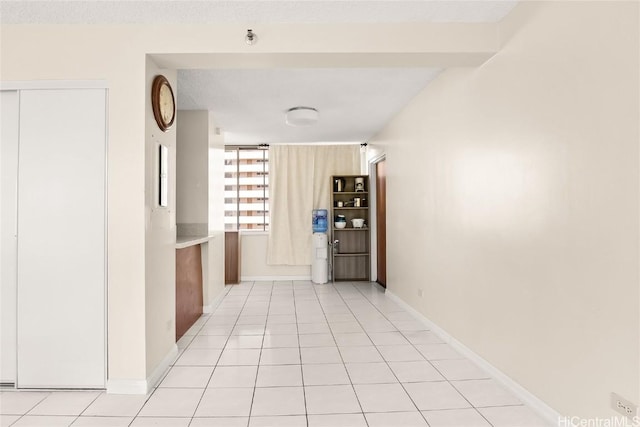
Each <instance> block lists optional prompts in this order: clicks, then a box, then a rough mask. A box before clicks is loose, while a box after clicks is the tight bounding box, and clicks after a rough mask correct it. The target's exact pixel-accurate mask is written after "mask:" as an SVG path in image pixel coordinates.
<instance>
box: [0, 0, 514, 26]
mask: <svg viewBox="0 0 640 427" xmlns="http://www.w3.org/2000/svg"><path fill="white" fill-rule="evenodd" d="M515 3H516V1H511V0H497V1H496V0H410V1H404V0H391V1H367V0H356V1H349V0H324V1H322V0H321V1H314V0H301V1H300V0H298V1H287V0H272V1H269V0H258V1H255V0H233V1H220V0H208V1H190V0H170V1H165V0H153V1H149V0H147V1H134V0H121V1H77V0H75V1H59V0H47V1H27V0H22V1H5V0H2V1H0V22H2V23H5V24H22V23H51V24H56V23H85V24H99V23H107V24H109V23H180V24H184V23H187V24H188V23H192V24H196V23H220V22H229V23H234V22H236V23H237V22H242V23H264V22H270V23H276V22H298V23H307V22H330V23H350V22H353V23H393V22H497V21H499V20H500V19H502V18H503V17H504V16H505V15H506V14H507V13H508V12H509V11H510V10H511V9H512V8H513V6H514V4H515Z"/></svg>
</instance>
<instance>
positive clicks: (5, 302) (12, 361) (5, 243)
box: [0, 90, 19, 384]
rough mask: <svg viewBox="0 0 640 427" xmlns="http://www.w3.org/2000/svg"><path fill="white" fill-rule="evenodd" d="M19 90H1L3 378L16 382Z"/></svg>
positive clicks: (0, 337)
mask: <svg viewBox="0 0 640 427" xmlns="http://www.w3.org/2000/svg"><path fill="white" fill-rule="evenodd" d="M18 114H19V111H18V92H17V91H15V90H13V91H8V90H7V91H5V90H3V91H0V160H1V166H0V170H1V171H2V175H1V178H0V183H1V187H0V193H1V194H2V213H1V215H2V216H1V218H2V227H1V228H0V253H1V254H2V257H1V259H2V262H1V263H0V272H1V274H0V277H1V279H0V280H1V282H0V382H2V383H12V384H13V383H15V382H16V251H17V248H16V236H17V232H18V231H17V228H16V227H17V218H16V216H17V202H18V201H17V199H18V194H17V192H18V123H19V119H18Z"/></svg>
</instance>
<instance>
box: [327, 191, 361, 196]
mask: <svg viewBox="0 0 640 427" xmlns="http://www.w3.org/2000/svg"><path fill="white" fill-rule="evenodd" d="M336 194H369V192H368V191H334V192H333V195H334V196H335V195H336Z"/></svg>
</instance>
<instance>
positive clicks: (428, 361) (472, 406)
mask: <svg viewBox="0 0 640 427" xmlns="http://www.w3.org/2000/svg"><path fill="white" fill-rule="evenodd" d="M372 283H373V282H372ZM374 286H379V285H377V284H375V285H374ZM380 287H381V286H380ZM357 290H358V292H360V293H361V294H362V296H363V297H364V298H365V299H366V300H367V301H369V303H370V304H371V305H372V306H373V307H374V308H375V309H376V310H377V311H378V312H379V313H380V314H381V315H382V316H383V317H384V318H385V319H386V320H387V321H388V322H389V323H391V324H392V325H393V327H394V328H396V330H397V331H398V332H399V333H400V335H402V337H403V338H404V339H405V340H407V342H408V343H409V344H410V345H411V346H412V347H413V348H414V350H416V351H417V352H418V353H420V355H421V356H422V357H423V359H424V360H425V361H426V362H427V363H429V365H431V366H432V367H433V369H435V370H436V371H437V372H438V374H440V376H442V378H444V381H439V382H447V383H448V384H449V385H450V386H451V387H452V388H453V389H454V390H455V391H456V392H457V393H458V394H459V395H460V396H462V398H463V399H464V400H465V401H466V402H467V403H468V404H469V405H471V408H473V409H474V410H475V412H476V413H477V414H479V415H480V416H481V417H482V418H483V419H484V420H485V421H486V422H487V423H488V424H489V425H490V426H493V424H492V423H491V422H490V421H489V420H488V419H487V418H486V417H485V416H484V415H483V414H482V412H480V411H479V410H478V408H476V407H475V406H474V405H473V404H472V403H471V402H470V401H469V399H467V397H466V396H465V395H463V394H462V393H461V392H460V391H459V390H458V389H457V388H456V387H455V386H454V385H453V384H452V383H451V381H450V380H449V379H448V378H447V377H446V376H445V375H444V374H443V373H442V372H441V371H440V370H439V369H438V368H437V367H436V366H435V365H434V364H433V363H431V361H430V360H429V359H427V358H426V357H425V356H424V354H422V352H420V350H418V349H417V348H416V346H415V344H414V343H413V342H412V341H411V340H410V339H409V338H407V336H406V335H405V334H404V332H403V331H401V330H400V329H398V328H397V327H396V325H394V324H393V322H392V321H391V320H389V318H388V317H387V316H386V315H385V313H383V312H382V311H381V310H380V309H379V308H378V306H376V305H375V304H374V303H373V302H372V301H371V300H370V299H369V298H367V296H366V295H365V294H364V293H363V292H362V291H361V290H360V289H357ZM384 293H386V288H385V290H384V292H383V294H384ZM385 298H387V297H386V295H385ZM403 311H405V310H403ZM412 317H413V316H412ZM414 320H415V321H417V320H416V319H414ZM425 330H426V331H429V332H431V331H430V330H429V329H425ZM431 333H433V332H431ZM376 348H377V346H376ZM383 359H384V356H383ZM463 360H467V359H463ZM385 362H386V359H385ZM389 369H391V366H389ZM391 371H392V372H393V369H391ZM393 374H394V375H395V372H393ZM396 378H397V376H396ZM398 381H399V382H400V380H399V379H398ZM429 382H435V381H429ZM400 385H401V386H402V388H403V390H404V391H405V393H407V395H408V396H409V398H410V399H411V401H412V402H413V403H414V405H416V404H415V402H414V401H413V398H412V397H411V395H410V394H409V392H408V391H407V389H406V388H405V386H404V384H403V383H402V382H400ZM416 408H417V409H418V412H420V415H422V418H424V420H425V422H426V423H427V424H429V422H428V421H427V419H426V417H425V416H424V414H423V413H422V412H423V411H421V410H420V408H418V405H416ZM449 409H464V408H449ZM432 410H433V409H432Z"/></svg>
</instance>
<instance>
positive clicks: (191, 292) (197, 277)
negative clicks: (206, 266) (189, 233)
mask: <svg viewBox="0 0 640 427" xmlns="http://www.w3.org/2000/svg"><path fill="white" fill-rule="evenodd" d="M202 300H203V298H202V249H201V246H200V245H192V246H188V247H186V248H183V249H176V341H177V340H179V339H180V338H181V337H182V336H183V335H184V334H185V332H187V331H188V330H189V328H190V327H191V326H193V324H194V323H195V322H196V320H198V319H199V318H200V316H201V315H202Z"/></svg>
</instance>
